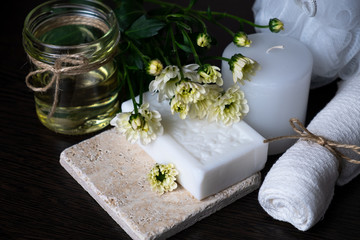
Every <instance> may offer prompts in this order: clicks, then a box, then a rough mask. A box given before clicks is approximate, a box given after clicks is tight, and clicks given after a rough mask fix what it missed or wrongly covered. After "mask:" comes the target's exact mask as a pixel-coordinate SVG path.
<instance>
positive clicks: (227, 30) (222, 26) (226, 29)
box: [214, 21, 235, 37]
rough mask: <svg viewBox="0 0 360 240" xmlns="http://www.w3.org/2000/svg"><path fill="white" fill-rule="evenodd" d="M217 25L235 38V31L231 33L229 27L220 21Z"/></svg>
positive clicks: (216, 22)
mask: <svg viewBox="0 0 360 240" xmlns="http://www.w3.org/2000/svg"><path fill="white" fill-rule="evenodd" d="M214 24H215V25H218V26H219V27H220V28H222V29H224V30H225V31H226V32H228V33H229V34H230V35H231V36H232V37H234V35H235V33H234V32H233V31H231V30H230V29H229V28H228V27H226V26H225V25H223V24H221V23H219V22H218V21H215V22H214Z"/></svg>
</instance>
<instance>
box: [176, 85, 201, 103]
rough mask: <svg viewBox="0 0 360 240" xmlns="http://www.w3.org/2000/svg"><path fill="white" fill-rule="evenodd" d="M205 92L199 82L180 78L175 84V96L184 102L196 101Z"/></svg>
mask: <svg viewBox="0 0 360 240" xmlns="http://www.w3.org/2000/svg"><path fill="white" fill-rule="evenodd" d="M205 93H206V90H205V88H204V86H202V85H200V84H199V83H195V82H191V81H185V80H182V81H181V82H179V83H178V84H177V85H176V89H175V96H176V98H178V99H179V100H180V99H181V101H183V102H184V103H196V102H197V101H198V100H199V99H200V98H201V96H202V95H203V94H205Z"/></svg>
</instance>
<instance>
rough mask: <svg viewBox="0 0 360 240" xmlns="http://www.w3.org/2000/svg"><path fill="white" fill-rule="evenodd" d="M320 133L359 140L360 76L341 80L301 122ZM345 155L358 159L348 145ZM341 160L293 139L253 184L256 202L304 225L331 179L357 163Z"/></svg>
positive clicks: (314, 216)
mask: <svg viewBox="0 0 360 240" xmlns="http://www.w3.org/2000/svg"><path fill="white" fill-rule="evenodd" d="M307 129H308V130H309V131H311V132H312V133H314V134H316V135H319V136H323V137H325V138H326V139H329V140H332V141H336V142H340V143H344V144H352V145H358V146H360V76H357V77H354V78H352V79H349V80H346V81H343V82H342V83H341V84H340V86H339V90H338V92H337V93H336V95H335V97H334V98H333V99H332V100H331V101H330V102H329V103H328V104H327V105H326V107H325V108H324V109H323V110H321V111H320V112H319V113H318V114H317V115H316V116H315V117H314V119H313V120H312V121H311V123H310V124H309V126H308V127H307ZM340 152H341V153H343V154H345V155H346V156H348V157H350V158H353V159H356V160H359V159H360V156H359V155H357V154H356V153H354V152H352V151H350V150H344V149H340ZM340 161H341V171H340V175H339V170H338V167H339V160H338V159H337V158H336V157H335V156H334V155H333V154H332V153H331V152H330V151H329V150H327V149H326V148H325V147H323V146H321V145H319V144H316V143H312V142H307V141H304V140H299V141H298V142H296V143H295V144H294V145H293V146H292V147H291V148H289V149H288V150H287V151H286V152H285V153H284V154H283V155H282V156H281V157H280V158H279V159H278V160H277V161H276V163H275V164H274V165H273V166H272V168H271V169H270V171H269V172H268V174H267V176H266V177H265V180H264V182H263V184H262V186H261V188H260V190H259V196H258V199H259V202H260V205H261V206H262V207H263V208H264V210H265V211H266V212H267V213H268V214H269V215H271V216H272V217H273V218H275V219H277V220H281V221H286V222H289V223H291V224H292V225H294V226H295V227H296V228H297V229H299V230H302V231H306V230H308V229H309V228H311V227H312V226H313V225H314V224H316V223H317V222H318V221H319V220H320V219H321V218H322V217H323V216H324V214H325V212H326V210H327V208H328V206H329V204H330V202H331V200H332V197H333V195H334V188H335V184H338V185H343V184H346V183H348V182H349V181H350V180H352V179H353V178H354V177H356V176H357V175H358V174H359V173H360V164H352V163H348V162H346V161H345V160H340Z"/></svg>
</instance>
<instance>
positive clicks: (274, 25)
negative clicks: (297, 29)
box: [269, 18, 284, 33]
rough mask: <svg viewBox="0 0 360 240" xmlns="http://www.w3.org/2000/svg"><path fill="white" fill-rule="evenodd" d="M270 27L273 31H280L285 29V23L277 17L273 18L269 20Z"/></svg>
mask: <svg viewBox="0 0 360 240" xmlns="http://www.w3.org/2000/svg"><path fill="white" fill-rule="evenodd" d="M269 29H270V31H271V32H274V33H278V32H280V31H281V30H284V23H283V22H282V21H280V20H279V19H277V18H272V19H270V21H269Z"/></svg>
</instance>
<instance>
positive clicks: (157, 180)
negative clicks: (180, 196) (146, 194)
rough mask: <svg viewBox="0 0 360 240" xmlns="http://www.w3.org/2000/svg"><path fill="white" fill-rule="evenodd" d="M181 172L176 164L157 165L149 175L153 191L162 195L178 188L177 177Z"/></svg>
mask: <svg viewBox="0 0 360 240" xmlns="http://www.w3.org/2000/svg"><path fill="white" fill-rule="evenodd" d="M178 174H179V172H178V171H177V170H176V169H175V166H174V164H172V163H169V164H156V165H155V166H154V167H153V168H152V169H151V170H150V173H149V174H148V180H149V182H150V185H151V189H152V190H153V191H155V192H157V193H159V194H160V195H161V194H163V193H165V192H171V191H173V190H175V189H176V188H177V183H176V176H177V175H178Z"/></svg>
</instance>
